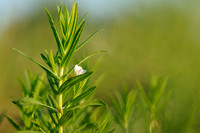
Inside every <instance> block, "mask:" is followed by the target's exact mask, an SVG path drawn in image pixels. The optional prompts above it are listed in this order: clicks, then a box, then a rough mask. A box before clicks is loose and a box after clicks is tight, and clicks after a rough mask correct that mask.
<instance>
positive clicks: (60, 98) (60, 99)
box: [58, 67, 64, 133]
mask: <svg viewBox="0 0 200 133" xmlns="http://www.w3.org/2000/svg"><path fill="white" fill-rule="evenodd" d="M63 74H64V67H61V68H60V75H59V76H60V77H61V76H63ZM62 82H63V81H62V80H60V82H59V87H60V86H61V85H62ZM62 96H63V94H62V93H61V94H59V95H58V109H59V114H58V117H59V119H60V118H61V117H62V114H63V109H62V105H63V103H62V100H63V99H62ZM58 133H63V126H62V125H60V126H59V127H58Z"/></svg>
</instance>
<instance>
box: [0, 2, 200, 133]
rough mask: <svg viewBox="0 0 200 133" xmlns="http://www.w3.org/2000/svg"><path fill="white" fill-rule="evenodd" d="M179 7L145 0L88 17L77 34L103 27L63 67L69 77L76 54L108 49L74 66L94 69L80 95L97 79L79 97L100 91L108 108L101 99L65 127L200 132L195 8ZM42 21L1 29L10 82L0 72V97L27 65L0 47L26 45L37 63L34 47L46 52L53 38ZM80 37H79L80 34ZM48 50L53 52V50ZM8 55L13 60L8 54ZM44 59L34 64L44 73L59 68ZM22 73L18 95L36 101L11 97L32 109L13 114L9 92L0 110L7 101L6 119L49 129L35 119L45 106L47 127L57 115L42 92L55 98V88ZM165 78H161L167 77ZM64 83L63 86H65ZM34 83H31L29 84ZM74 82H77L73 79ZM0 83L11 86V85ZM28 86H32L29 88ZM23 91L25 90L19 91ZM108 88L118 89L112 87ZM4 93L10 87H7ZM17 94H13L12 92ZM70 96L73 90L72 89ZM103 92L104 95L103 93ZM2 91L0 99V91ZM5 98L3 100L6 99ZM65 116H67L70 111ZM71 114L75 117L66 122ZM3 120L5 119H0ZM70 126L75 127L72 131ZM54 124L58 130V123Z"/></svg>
mask: <svg viewBox="0 0 200 133" xmlns="http://www.w3.org/2000/svg"><path fill="white" fill-rule="evenodd" d="M192 5H193V4H192ZM182 6H183V7H181V5H176V4H169V3H168V4H165V3H163V4H158V5H150V6H144V5H141V7H138V10H139V11H137V12H134V11H133V10H131V12H130V13H127V14H126V15H124V16H123V17H120V19H113V20H110V21H109V22H107V21H100V22H97V21H96V22H94V23H95V24H93V23H91V22H89V24H88V25H86V26H87V28H85V32H84V33H85V34H83V38H84V37H90V34H91V33H92V32H94V31H95V30H96V29H98V28H96V25H100V27H101V26H102V24H103V27H104V31H102V32H101V33H100V34H99V35H97V36H95V37H94V38H93V39H91V40H90V41H89V42H88V44H89V45H85V46H84V47H81V49H80V50H79V52H75V54H74V56H73V58H71V65H69V66H68V67H69V69H68V71H71V75H70V77H69V78H72V77H73V76H74V75H73V74H72V72H73V69H74V65H75V64H78V63H79V62H80V61H81V60H84V58H83V57H85V55H88V54H87V53H90V51H96V50H99V49H106V50H107V51H108V52H107V53H105V54H104V56H103V57H104V59H103V61H102V62H101V63H99V64H98V62H97V64H96V60H97V57H98V55H97V57H93V58H91V59H90V61H89V62H83V63H82V64H78V65H81V66H82V67H83V68H84V69H85V70H87V71H88V70H92V71H94V69H95V72H94V73H93V74H92V76H93V77H92V78H90V79H89V80H88V82H87V83H86V86H87V87H88V88H87V89H86V90H88V91H86V92H85V93H84V92H83V94H87V93H89V92H93V90H94V87H93V86H96V90H95V91H96V92H97V93H96V95H94V93H90V94H93V95H88V98H86V99H88V100H89V101H90V100H92V99H93V98H94V97H95V98H96V97H97V98H101V99H103V100H104V101H106V102H107V103H108V108H105V107H103V106H102V107H98V108H97V107H88V108H86V109H85V110H84V112H83V113H82V115H81V116H80V117H79V119H76V116H75V115H73V118H71V119H70V120H69V121H70V122H67V123H66V125H64V127H65V130H66V131H68V132H72V131H74V132H90V131H91V132H95V131H96V132H98V131H99V132H100V131H101V129H103V130H104V131H101V132H107V131H110V132H116V133H118V132H130V133H132V132H139V133H145V132H153V133H154V132H155V133H156V132H162V133H184V132H185V133H198V132H199V131H200V128H199V124H200V123H199V114H200V112H199V107H200V106H199V105H200V104H199V102H198V101H199V95H200V92H199V87H200V83H199V79H200V76H199V75H200V73H199V72H200V69H199V68H200V63H199V57H200V56H199V53H200V45H199V44H200V40H199V38H198V33H199V30H198V28H199V25H198V23H199V18H198V15H195V12H194V10H195V9H196V8H197V6H191V5H190V4H187V6H186V5H185V6H184V5H182ZM59 9H60V8H59ZM55 16H57V15H55ZM58 16H59V15H58ZM53 17H54V14H53ZM118 18H119V17H118ZM46 22H47V21H46V18H45V17H43V16H42V17H41V18H40V17H35V19H34V20H30V21H29V20H26V21H24V22H23V23H21V24H20V23H18V24H17V26H14V28H13V29H11V30H10V31H9V30H8V33H7V36H6V34H5V36H4V37H2V38H4V39H1V44H8V45H0V47H1V49H0V55H1V56H0V60H1V62H8V63H5V64H3V66H0V67H1V69H0V70H3V69H4V70H5V68H6V69H9V72H6V71H2V75H6V76H5V77H9V82H8V81H6V79H8V78H2V80H1V83H2V86H1V88H0V89H1V90H2V93H1V95H2V94H6V95H5V97H6V96H8V97H10V95H14V94H15V93H16V92H18V90H19V89H17V88H19V87H18V86H17V83H15V77H14V76H13V75H20V74H21V73H22V72H23V71H24V69H26V68H27V67H29V66H33V65H32V64H27V62H25V61H21V58H22V57H21V56H16V53H14V52H13V51H9V52H7V51H6V50H5V49H8V48H10V47H16V48H18V49H21V50H22V51H26V53H30V55H31V57H33V58H34V59H36V60H38V62H42V59H40V58H39V56H37V54H36V53H38V52H41V51H40V50H41V49H47V50H48V51H50V52H48V56H49V55H51V50H50V49H55V47H54V45H53V44H54V43H55V40H54V38H53V35H52V34H50V32H49V31H50V29H49V27H48V26H47V23H46ZM55 24H58V25H60V24H59V20H58V22H57V21H55ZM93 28H94V29H95V30H93ZM61 30H62V29H61ZM62 32H64V31H61V32H59V33H58V34H59V36H63V35H62V34H63V33H62ZM11 33H14V34H11ZM18 33H21V34H18ZM89 33H90V34H89ZM54 35H55V33H54ZM41 37H42V39H41ZM10 38H12V39H10ZM80 40H81V41H80V42H84V41H85V40H82V39H80ZM57 42H59V41H57ZM61 42H62V41H61ZM27 44H29V45H27ZM58 47H60V45H58ZM30 49H31V50H30ZM38 49H39V50H38ZM54 52H55V51H54ZM10 53H11V54H10ZM52 53H53V52H52ZM53 55H54V58H55V57H56V53H55V54H53ZM91 55H93V54H91ZM45 56H46V55H45ZM4 57H5V58H4ZM43 57H44V56H43ZM49 57H50V56H49ZM89 57H90V56H89ZM14 58H16V60H13V59H14ZM45 62H46V61H45ZM47 62H48V63H47V65H44V66H41V65H40V64H39V65H40V67H42V69H44V70H45V71H46V72H47V73H49V70H50V72H55V71H56V70H58V69H59V67H58V66H59V65H58V64H57V65H56V66H57V67H56V69H55V68H52V67H51V65H50V64H49V63H51V61H50V58H49V60H48V61H47ZM28 63H29V62H28ZM15 64H16V66H15V68H16V70H15V69H13V65H15ZM21 64H23V66H22V65H21ZM94 64H95V65H94ZM46 66H50V67H49V68H48V69H45V68H47V67H46ZM96 67H98V69H96ZM31 69H32V70H33V71H39V72H41V70H38V69H37V68H36V67H35V66H33V67H31ZM152 71H153V73H155V74H156V75H162V76H161V77H162V78H160V76H155V74H151V73H152ZM9 73H10V75H9ZM27 75H29V76H26V77H27V78H26V82H27V81H28V80H29V81H28V82H27V84H26V85H25V84H24V83H22V82H21V84H22V88H24V87H23V86H27V87H26V88H28V89H23V95H22V97H24V98H26V97H27V96H28V97H31V98H33V99H35V100H37V102H36V101H34V100H33V99H31V100H30V99H27V98H26V99H23V100H21V101H20V100H19V101H18V100H16V101H15V103H24V102H27V101H28V102H29V104H32V103H34V105H31V108H28V106H24V107H23V109H20V110H21V111H24V112H27V111H28V112H29V111H30V112H31V110H34V112H33V113H30V114H29V115H27V113H25V114H21V116H22V117H20V118H19V117H18V114H15V112H16V108H15V107H12V105H11V104H10V101H11V99H8V98H4V99H6V100H5V101H4V100H1V105H2V108H1V110H2V112H3V113H4V110H3V106H5V105H9V106H10V107H9V109H8V110H6V114H7V115H8V116H7V119H8V120H9V121H10V122H11V123H13V125H14V126H15V127H16V129H24V130H30V129H34V130H37V131H42V130H44V131H45V132H48V130H49V129H48V128H47V127H48V126H49V125H44V123H45V122H42V121H43V120H42V119H45V118H41V117H40V116H44V115H41V113H45V114H46V115H47V116H48V118H51V119H52V120H50V124H52V123H53V124H52V125H53V126H51V127H52V128H54V127H55V125H56V124H55V123H56V122H55V123H54V122H53V119H54V117H55V116H53V115H54V114H55V113H54V111H55V109H57V110H56V111H58V105H56V106H55V107H54V108H53V109H52V108H49V107H52V106H53V105H52V102H50V100H47V99H51V97H53V98H54V99H55V100H54V101H57V97H58V96H56V95H57V94H56V95H55V94H54V92H56V93H57V89H55V90H54V91H53V89H54V88H53V87H50V86H49V85H47V84H46V83H48V81H46V77H45V76H43V75H40V76H39V75H35V76H34V75H33V76H30V74H27ZM58 75H59V74H58ZM149 75H151V76H149ZM52 76H53V77H54V78H57V77H56V76H54V74H50V77H52ZM10 77H12V80H10ZM102 77H104V78H102ZM149 77H150V78H149ZM165 77H168V78H167V79H166V78H165ZM95 79H97V80H98V81H97V82H98V83H97V82H96V83H95ZM37 80H39V81H37ZM41 81H44V82H41ZM34 82H35V83H34ZM50 82H51V81H50ZM43 83H45V84H43ZM31 84H32V85H31ZM39 84H40V85H39ZM68 84H69V83H68ZM68 84H65V85H66V86H67V85H68ZM89 84H90V85H91V86H90V87H89V86H88V85H89ZM123 84H127V87H125V88H124V89H123V87H122V86H123ZM70 85H72V84H70ZM28 86H29V87H28ZM31 86H32V87H31ZM34 86H38V87H36V88H35V87H34ZM56 86H57V85H56ZM75 86H76V87H77V86H78V85H75ZM4 88H10V90H8V89H4ZM50 88H51V89H52V88H53V89H52V90H51V96H50V97H49V95H47V92H46V91H47V90H48V91H49V90H50ZM63 88H65V87H63ZM12 89H15V90H12ZM34 89H36V90H37V91H33V90H34ZM24 90H28V91H27V92H26V93H25V92H24ZM45 90H46V91H45ZM83 90H84V89H83ZM113 90H118V91H117V92H116V93H113V92H114V91H113ZM7 91H8V92H7ZM71 91H72V90H71ZM5 92H6V93H5ZM10 92H12V93H11V94H9V93H10ZM121 92H122V93H121ZM34 93H35V94H39V96H37V97H34V96H35V94H34ZM8 94H9V95H8ZM15 95H16V94H15ZM17 95H18V96H19V93H17ZM72 95H74V94H73V93H72ZM54 96H55V97H54ZM108 97H111V98H110V99H109V98H108ZM1 98H2V99H3V96H2V97H1ZM68 98H69V99H71V98H70V97H67V99H68ZM83 99H85V97H84V98H83ZM8 100H9V102H7V101H8ZM48 101H49V103H48ZM69 101H70V100H69ZM72 101H73V100H72ZM75 101H76V100H75ZM93 102H94V103H95V104H96V102H100V101H99V100H97V101H96V100H95V101H93ZM93 102H92V103H93ZM64 103H65V102H63V104H64ZM75 103H76V102H75ZM79 103H81V102H80V101H79V102H77V103H76V105H78V104H79ZM26 104H27V103H26ZM57 104H58V103H57ZM100 104H101V102H100ZM18 107H19V105H18ZM35 108H37V109H35ZM27 109H30V110H27ZM78 110H79V111H80V110H82V109H75V111H77V112H78ZM13 112H14V113H13ZM50 114H52V116H50ZM58 114H59V113H58ZM73 114H74V113H73ZM75 114H76V113H75ZM76 115H77V114H76ZM0 116H1V117H0V121H2V115H0ZM9 116H12V117H9ZM13 116H14V117H13ZM66 116H70V112H69V113H67V114H66ZM11 118H13V119H11ZM14 120H15V121H16V122H15V121H14ZM27 121H29V122H27ZM54 121H56V119H55V120H54ZM75 121H76V124H73V123H74V122H75ZM3 122H6V120H5V119H4V120H3ZM31 123H32V124H31ZM86 123H87V124H86ZM10 125H11V124H7V125H6V126H10ZM16 125H17V126H16ZM61 125H62V124H61ZM67 125H70V126H67ZM41 127H42V128H41ZM103 127H105V128H103ZM40 128H41V129H40ZM73 129H78V130H77V131H75V130H73ZM52 130H53V129H52ZM55 130H56V131H58V129H55ZM0 131H1V130H0ZM12 131H15V130H14V129H13V128H9V129H5V128H4V129H2V132H12Z"/></svg>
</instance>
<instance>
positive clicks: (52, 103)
mask: <svg viewBox="0 0 200 133" xmlns="http://www.w3.org/2000/svg"><path fill="white" fill-rule="evenodd" d="M46 102H47V105H49V106H52V107H54V108H57V107H58V105H57V102H56V100H55V99H54V98H53V97H52V96H51V95H48V97H47V100H46ZM48 111H49V115H50V117H51V119H52V121H53V123H54V124H55V125H57V124H58V114H57V113H56V112H52V111H51V110H48Z"/></svg>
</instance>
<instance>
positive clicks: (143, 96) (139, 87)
mask: <svg viewBox="0 0 200 133" xmlns="http://www.w3.org/2000/svg"><path fill="white" fill-rule="evenodd" d="M136 83H137V88H138V91H139V92H140V96H141V98H142V100H143V101H144V103H143V104H145V105H146V106H148V107H150V106H151V102H150V100H149V99H148V97H147V95H146V93H145V91H144V89H143V88H142V85H141V84H140V82H139V81H137V82H136Z"/></svg>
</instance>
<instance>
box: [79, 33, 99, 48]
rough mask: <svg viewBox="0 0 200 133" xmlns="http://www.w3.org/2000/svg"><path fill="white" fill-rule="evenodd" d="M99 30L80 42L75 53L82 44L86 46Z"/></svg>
mask: <svg viewBox="0 0 200 133" xmlns="http://www.w3.org/2000/svg"><path fill="white" fill-rule="evenodd" d="M99 31H100V30H98V31H96V32H95V33H93V34H92V35H91V36H89V37H88V38H87V39H86V40H85V41H84V42H82V43H81V44H80V45H79V46H78V47H77V48H76V51H77V50H79V49H80V48H81V47H82V46H83V45H84V44H86V43H87V42H88V41H89V40H90V39H92V37H93V36H94V35H96V34H97V33H98V32H99Z"/></svg>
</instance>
